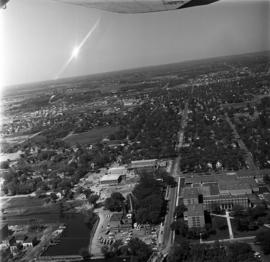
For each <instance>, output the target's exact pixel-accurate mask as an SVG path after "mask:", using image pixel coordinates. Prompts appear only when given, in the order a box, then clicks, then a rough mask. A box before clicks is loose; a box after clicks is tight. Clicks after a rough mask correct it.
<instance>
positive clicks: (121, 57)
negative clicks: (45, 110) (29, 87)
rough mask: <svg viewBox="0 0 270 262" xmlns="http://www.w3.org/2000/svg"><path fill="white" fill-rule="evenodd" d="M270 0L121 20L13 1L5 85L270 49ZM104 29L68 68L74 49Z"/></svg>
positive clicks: (37, 1)
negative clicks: (90, 32) (66, 64)
mask: <svg viewBox="0 0 270 262" xmlns="http://www.w3.org/2000/svg"><path fill="white" fill-rule="evenodd" d="M269 11H270V9H269V1H266V0H265V1H263V0H261V1H256V3H254V2H252V1H246V0H239V1H237V3H236V1H230V0H221V1H219V2H217V3H215V4H212V5H209V6H205V7H195V8H190V9H186V10H176V11H170V12H162V13H153V14H150V13H149V14H136V15H120V14H114V13H108V12H104V11H99V10H94V9H87V8H81V7H76V6H72V5H71V6H70V5H64V4H58V3H55V2H52V1H47V0H43V1H42V0H20V1H15V0H13V1H10V4H9V5H8V8H7V10H1V15H2V19H3V23H4V33H3V35H4V37H3V40H2V41H3V44H4V53H3V54H4V63H3V64H4V66H3V70H2V72H3V75H4V79H3V82H4V85H13V84H21V83H28V82H29V83H30V82H36V81H44V80H52V79H54V78H55V77H56V76H57V74H58V73H59V72H60V73H61V74H60V75H59V76H58V78H66V77H73V76H80V75H88V74H95V73H102V72H108V71H117V70H123V69H129V68H138V67H145V66H150V65H160V64H168V63H174V62H182V61H187V60H197V59H203V58H208V57H217V56H226V55H234V54H241V53H249V52H257V51H263V50H269V46H270V34H269V28H270V15H269V13H270V12H269ZM98 20H100V22H99V23H98V27H97V28H96V30H95V31H94V32H93V33H92V34H91V35H90V37H89V38H88V39H87V41H85V43H84V45H83V46H82V48H81V50H80V52H79V53H78V54H77V55H76V57H75V56H74V57H73V60H72V61H71V62H70V63H69V65H68V66H67V67H66V68H65V70H61V69H62V68H63V66H64V65H65V63H66V62H67V61H68V59H69V58H70V56H71V55H72V52H74V47H76V46H78V45H80V43H81V42H82V41H83V39H84V38H85V36H86V35H87V34H88V33H89V31H90V30H91V28H93V26H94V25H95V24H96V23H97V21H98Z"/></svg>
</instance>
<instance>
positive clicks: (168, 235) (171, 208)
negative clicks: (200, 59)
mask: <svg viewBox="0 0 270 262" xmlns="http://www.w3.org/2000/svg"><path fill="white" fill-rule="evenodd" d="M187 119H188V102H186V104H185V108H184V111H183V114H182V119H181V124H180V128H179V132H178V143H177V145H176V150H177V152H179V151H180V149H181V148H182V146H183V143H184V131H185V127H186V125H187ZM180 161H181V156H180V154H178V156H177V157H176V158H175V159H174V161H173V165H172V169H171V172H170V173H171V176H172V177H174V178H175V180H176V181H177V182H179V183H180V184H179V185H178V186H177V187H173V188H169V200H168V213H167V215H166V217H165V222H164V233H163V241H162V245H161V250H160V252H159V254H157V256H153V257H152V258H151V259H150V261H158V260H159V259H160V257H162V255H165V254H168V252H169V250H170V248H171V246H172V245H173V243H174V238H175V235H174V231H172V230H171V227H170V226H171V224H172V222H173V221H174V212H175V207H176V203H177V202H178V201H177V199H178V197H179V194H180V191H181V188H182V186H183V183H181V182H180V181H181V179H179V178H180V177H181V170H180Z"/></svg>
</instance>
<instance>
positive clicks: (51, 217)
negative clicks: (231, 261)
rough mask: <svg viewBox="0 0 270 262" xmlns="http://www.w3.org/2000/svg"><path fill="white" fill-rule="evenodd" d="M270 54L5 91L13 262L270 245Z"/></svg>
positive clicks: (5, 225) (6, 205) (6, 212)
mask: <svg viewBox="0 0 270 262" xmlns="http://www.w3.org/2000/svg"><path fill="white" fill-rule="evenodd" d="M269 55H270V53H269V52H263V53H254V54H246V55H240V56H232V57H221V58H215V59H208V60H201V61H192V62H184V63H179V64H170V65H164V66H160V67H149V68H142V69H136V70H128V71H119V72H115V73H107V74H100V75H94V76H89V77H81V78H79V77H78V78H72V79H63V80H58V81H57V82H50V81H49V82H43V83H37V84H31V85H25V86H20V87H19V88H16V87H14V88H10V89H8V90H6V91H4V93H3V101H4V103H3V112H4V119H3V127H2V137H3V142H2V157H3V159H4V158H5V160H4V161H2V162H1V171H2V172H1V179H2V187H1V190H2V197H1V202H2V203H1V204H2V206H1V212H2V217H1V221H2V224H1V225H2V226H1V227H2V229H1V230H2V234H3V237H4V236H5V237H6V238H4V239H3V240H2V244H1V246H2V257H3V261H10V260H9V259H10V258H11V257H12V258H13V261H31V260H30V259H33V258H35V259H36V261H52V257H56V258H57V257H58V258H59V256H60V257H65V256H67V257H71V258H72V257H73V259H75V260H71V261H76V259H77V261H80V258H82V257H84V258H87V257H88V256H91V257H92V259H93V258H94V257H96V258H101V257H106V258H111V257H121V258H122V257H124V258H125V259H126V260H125V261H129V260H128V259H129V258H130V255H134V256H137V257H138V261H148V259H149V257H150V256H152V257H153V256H157V257H160V256H168V258H167V261H178V260H176V259H178V256H184V257H185V256H191V255H192V256H194V257H196V256H201V252H203V250H204V252H205V256H211V253H212V252H215V256H217V257H219V256H221V257H222V256H224V254H223V253H224V252H225V250H224V247H225V246H226V241H228V243H229V240H230V239H239V241H240V240H241V239H243V241H244V243H245V244H243V246H240V247H237V246H236V247H235V246H233V245H232V246H230V245H228V248H229V249H231V250H230V252H231V253H230V255H233V256H235V253H234V252H235V249H236V250H239V249H241V250H242V249H243V254H239V256H240V260H237V261H247V260H243V259H242V260H241V256H246V259H248V258H249V259H250V260H248V261H259V260H256V259H257V258H255V257H254V256H253V253H252V249H251V248H250V246H249V245H248V244H247V243H251V244H252V245H254V242H255V243H259V244H257V245H256V246H255V248H256V249H259V248H261V249H262V251H263V252H264V253H265V254H269V252H270V250H269V229H268V228H269V227H270V209H269V206H270V192H269V189H270V152H269V148H270V147H269V143H270V136H269V128H270V119H269V115H270V114H269V110H270V97H269V95H270V87H269V82H270V72H269V66H270V61H269ZM74 86H75V88H74ZM112 86H113V87H114V88H111V87H112ZM229 212H230V213H229ZM227 215H228V216H227ZM227 223H228V224H227ZM260 239H262V240H260ZM217 240H218V241H220V242H217ZM7 241H8V242H7ZM211 241H212V242H213V243H214V245H218V246H215V249H216V250H212V249H210V250H209V249H208V248H209V247H208V244H209V243H210V242H211ZM200 243H201V245H200ZM202 243H207V244H205V245H202ZM217 243H219V244H217ZM237 243H238V242H237ZM183 244H185V245H190V251H189V252H190V254H187V253H185V252H188V251H186V250H183V249H182V245H183ZM5 245H6V246H8V245H9V246H10V249H4V248H3V247H4V246H5ZM198 245H199V246H200V247H198ZM238 245H240V244H238ZM226 247H227V246H226ZM138 249H141V251H140V252H138ZM193 249H194V250H195V249H196V252H193V251H192V250H193ZM263 252H261V253H262V254H263ZM251 258H254V260H252V259H251ZM268 258H269V256H268ZM150 259H151V258H150ZM157 259H158V258H157ZM193 259H194V258H193ZM258 259H259V258H258ZM57 261H58V260H57ZM59 261H60V260H59ZM65 261H67V260H65ZM112 261H113V260H112ZM119 261H124V260H119ZM149 261H154V260H149ZM157 261H158V260H157ZM179 261H182V260H179ZM183 261H189V260H183ZM196 261H199V260H196ZM200 261H201V260H200ZM215 261H221V260H215ZM265 261H267V260H265Z"/></svg>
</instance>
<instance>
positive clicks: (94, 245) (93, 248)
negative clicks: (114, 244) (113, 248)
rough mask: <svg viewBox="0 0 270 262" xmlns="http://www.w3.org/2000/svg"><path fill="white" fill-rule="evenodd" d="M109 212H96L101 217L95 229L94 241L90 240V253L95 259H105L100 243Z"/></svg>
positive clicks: (99, 210) (101, 210)
mask: <svg viewBox="0 0 270 262" xmlns="http://www.w3.org/2000/svg"><path fill="white" fill-rule="evenodd" d="M108 213H109V212H106V211H104V210H103V209H98V210H96V214H97V215H98V216H99V222H98V225H97V227H96V229H95V232H94V236H93V238H92V239H90V243H89V253H90V254H91V255H92V256H93V257H95V258H100V257H103V254H102V252H101V248H100V247H101V245H100V243H99V240H98V238H99V236H100V235H101V231H102V229H103V224H104V221H105V220H106V216H107V215H108Z"/></svg>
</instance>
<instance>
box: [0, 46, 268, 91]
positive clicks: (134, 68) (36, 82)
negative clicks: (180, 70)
mask: <svg viewBox="0 0 270 262" xmlns="http://www.w3.org/2000/svg"><path fill="white" fill-rule="evenodd" d="M256 53H258V54H260V53H269V55H270V49H268V50H262V51H258V52H248V53H241V54H233V55H226V56H214V57H207V58H202V59H192V60H185V61H179V62H173V63H164V64H158V65H147V66H141V67H132V68H125V69H120V70H115V71H104V72H99V73H92V74H91V73H90V74H83V75H76V76H68V77H63V78H58V79H45V80H41V81H34V82H25V83H17V84H11V85H5V86H3V89H5V88H10V87H11V88H13V87H14V88H16V87H20V86H27V85H34V84H38V83H44V82H56V83H58V82H62V81H65V80H69V79H73V78H84V77H91V76H93V77H94V76H99V75H103V74H114V73H120V72H125V71H131V70H141V69H144V68H145V69H147V68H155V67H162V66H166V65H168V66H170V65H174V64H182V63H183V64H185V63H192V62H196V61H198V62H199V61H204V60H211V59H218V58H220V59H222V58H226V57H237V56H242V55H243V56H245V55H252V54H256Z"/></svg>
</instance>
